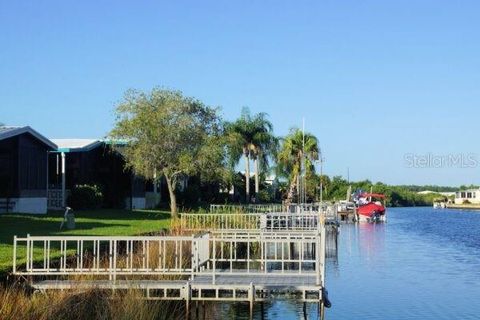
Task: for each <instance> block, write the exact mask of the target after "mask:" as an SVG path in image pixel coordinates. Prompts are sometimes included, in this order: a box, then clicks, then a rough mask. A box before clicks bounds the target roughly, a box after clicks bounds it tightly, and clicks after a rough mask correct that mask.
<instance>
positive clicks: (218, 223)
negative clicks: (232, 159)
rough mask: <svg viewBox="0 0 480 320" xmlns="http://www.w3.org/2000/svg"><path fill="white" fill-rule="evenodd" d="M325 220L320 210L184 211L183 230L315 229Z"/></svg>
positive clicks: (181, 218)
mask: <svg viewBox="0 0 480 320" xmlns="http://www.w3.org/2000/svg"><path fill="white" fill-rule="evenodd" d="M323 222H324V215H322V214H320V213H318V212H303V213H298V214H297V213H286V212H271V213H182V214H181V215H180V223H181V227H182V229H183V230H190V231H198V230H238V229H240V230H262V231H271V232H273V231H283V230H290V231H314V230H317V229H318V227H319V225H320V224H322V223H323Z"/></svg>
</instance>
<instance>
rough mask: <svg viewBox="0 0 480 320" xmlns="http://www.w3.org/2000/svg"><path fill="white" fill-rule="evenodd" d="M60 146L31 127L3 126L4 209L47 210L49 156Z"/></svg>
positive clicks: (0, 203)
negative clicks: (49, 153)
mask: <svg viewBox="0 0 480 320" xmlns="http://www.w3.org/2000/svg"><path fill="white" fill-rule="evenodd" d="M56 148H57V146H56V145H55V144H54V143H53V142H52V141H50V140H49V139H47V138H45V137H44V136H42V135H41V134H40V133H38V132H37V131H35V130H34V129H32V128H30V127H28V126H27V127H0V212H24V213H46V212H47V188H48V187H47V156H48V152H50V151H53V150H55V149H56Z"/></svg>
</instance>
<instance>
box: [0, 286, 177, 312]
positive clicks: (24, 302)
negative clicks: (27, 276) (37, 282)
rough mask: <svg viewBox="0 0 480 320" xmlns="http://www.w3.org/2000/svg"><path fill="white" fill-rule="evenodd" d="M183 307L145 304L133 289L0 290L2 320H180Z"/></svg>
mask: <svg viewBox="0 0 480 320" xmlns="http://www.w3.org/2000/svg"><path fill="white" fill-rule="evenodd" d="M183 316H184V307H183V304H181V303H178V302H174V301H149V300H145V299H143V296H142V293H141V292H140V291H137V290H126V291H118V292H115V293H114V294H112V293H111V292H110V291H105V290H96V289H91V290H69V291H48V292H45V293H32V292H30V291H29V290H28V289H25V287H24V286H23V285H21V284H13V285H10V286H8V287H3V288H0V319H2V320H18V319H26V320H29V319H32V320H50V319H52V320H53V319H64V320H80V319H95V320H97V319H98V320H110V319H120V320H122V319H125V320H126V319H139V320H156V319H181V318H183Z"/></svg>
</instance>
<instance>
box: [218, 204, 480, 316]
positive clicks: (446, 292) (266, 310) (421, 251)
mask: <svg viewBox="0 0 480 320" xmlns="http://www.w3.org/2000/svg"><path fill="white" fill-rule="evenodd" d="M330 240H332V239H330ZM326 282H327V283H326V286H327V289H328V291H329V298H330V300H331V302H332V304H333V305H332V308H331V309H328V310H327V311H326V315H325V319H327V320H331V319H370V320H371V319H373V320H375V319H395V320H402V319H422V320H430V319H432V320H433V319H435V320H437V319H480V211H467V210H464V211H461V210H449V209H436V210H435V209H432V208H391V209H389V210H388V223H386V224H359V225H353V224H352V225H342V226H341V227H340V233H339V235H338V252H337V255H334V254H330V257H329V258H328V260H327V274H326ZM216 313H217V315H216V316H215V317H217V316H219V317H220V318H222V319H248V306H246V305H245V304H235V305H232V304H225V305H221V306H220V309H219V310H217V312H216ZM306 313H307V318H308V319H318V318H319V316H318V311H317V306H316V305H307V310H306ZM303 318H304V311H303V304H302V303H299V302H294V301H276V302H273V303H266V304H265V305H264V306H263V310H262V308H261V307H260V305H259V304H257V305H256V306H255V319H303Z"/></svg>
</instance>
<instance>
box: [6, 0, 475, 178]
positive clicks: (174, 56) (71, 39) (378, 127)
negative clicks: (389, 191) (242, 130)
mask: <svg viewBox="0 0 480 320" xmlns="http://www.w3.org/2000/svg"><path fill="white" fill-rule="evenodd" d="M479 13H480V2H479V1H476V0H475V1H468V0H465V1H450V0H448V1H442V0H429V1H427V0H414V1H413V0H412V1H406V0H405V1H393V0H389V1H385V0H375V1H374V0H351V1H338V0H335V1H333V0H332V1H278V0H276V1H245V0H243V1H216V2H213V1H212V2H211V1H191V2H189V1H180V0H179V1H151V2H144V1H66V0H60V1H1V2H0V98H1V100H0V122H4V123H6V124H9V125H30V126H32V127H33V128H35V129H37V130H38V131H40V132H41V133H43V134H44V135H46V136H48V137H50V138H90V137H103V136H104V135H105V134H106V133H107V132H108V131H109V129H110V128H111V126H112V123H113V108H114V106H115V104H116V103H117V102H118V101H119V100H120V99H121V98H122V95H123V93H124V91H125V90H126V89H128V88H136V89H142V90H148V89H150V88H152V87H154V86H164V87H167V88H172V89H179V90H182V91H183V92H184V93H185V94H186V95H191V96H195V97H197V98H199V99H201V100H203V101H204V102H205V103H207V104H209V105H212V106H220V107H222V113H223V115H224V117H225V118H226V119H234V118H235V117H237V116H238V115H239V113H240V108H241V107H242V106H248V107H250V109H251V110H252V111H253V112H259V111H264V112H267V113H268V114H269V115H270V118H271V120H272V122H273V124H274V126H275V131H276V133H277V134H278V135H285V134H286V133H287V132H288V129H289V128H290V127H292V126H294V125H297V126H301V123H302V117H305V119H306V127H307V130H308V131H311V132H312V133H314V134H316V135H317V136H318V138H319V140H320V143H321V146H322V149H323V152H324V157H325V161H326V162H325V171H326V173H327V174H335V175H344V176H346V175H347V168H349V171H350V179H352V180H357V179H364V178H369V179H371V180H373V181H378V180H381V181H385V182H387V183H395V184H407V183H415V184H428V183H436V184H443V185H456V184H470V183H480V174H479V170H480V150H479V143H478V140H479V137H480V135H479V129H478V128H479V125H478V123H479V121H480V110H479V105H480V87H479V86H480V19H479V18H478V15H479ZM448 155H451V156H452V157H453V159H454V160H452V158H450V160H448V161H446V162H442V163H443V164H441V165H438V161H439V160H438V159H445V158H446V157H447V156H448ZM412 157H424V158H425V157H426V158H427V160H426V161H427V164H425V163H424V162H419V163H417V161H416V160H415V161H416V162H415V163H417V165H416V166H417V168H411V167H410V166H411V164H412V160H411V159H412ZM459 157H461V158H462V159H463V158H469V157H473V158H475V161H474V163H473V165H472V163H471V162H468V161H466V162H468V163H469V164H468V165H462V164H459V162H458V161H457V160H458V159H459ZM415 159H417V158H415ZM429 159H430V160H431V159H434V160H433V161H430V160H429ZM455 159H457V160H455ZM421 161H423V160H421ZM442 161H443V160H442ZM477 162H478V165H477ZM432 163H433V164H432ZM435 166H436V167H437V168H432V167H435ZM418 167H420V168H418ZM438 167H439V168H438Z"/></svg>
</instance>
